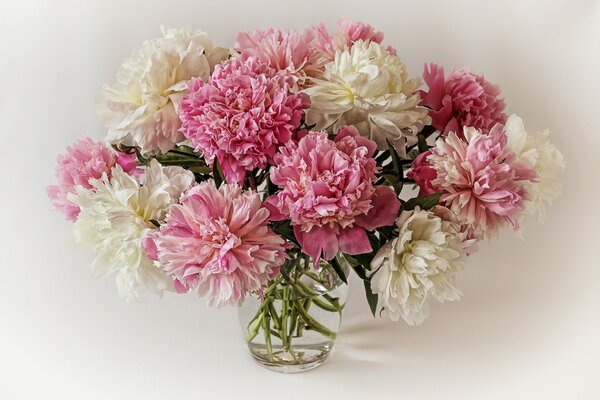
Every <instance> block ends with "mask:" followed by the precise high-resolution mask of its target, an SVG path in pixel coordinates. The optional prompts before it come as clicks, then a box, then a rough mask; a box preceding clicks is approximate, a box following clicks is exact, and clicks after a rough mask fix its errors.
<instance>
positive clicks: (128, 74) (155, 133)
mask: <svg viewBox="0 0 600 400" xmlns="http://www.w3.org/2000/svg"><path fill="white" fill-rule="evenodd" d="M161 31H162V34H163V36H162V37H161V38H158V39H154V40H148V41H145V42H144V43H143V45H142V48H141V49H139V50H137V51H136V52H134V53H133V54H132V55H131V57H129V58H127V59H126V60H125V61H124V62H123V64H122V65H121V67H120V68H119V72H118V74H117V81H116V82H115V83H114V84H112V85H105V86H104V87H103V89H102V93H101V95H100V98H99V100H98V104H97V114H98V118H99V119H100V120H101V121H102V122H103V123H104V124H105V125H106V127H107V128H108V129H109V131H108V140H109V141H111V142H112V143H122V144H125V145H127V146H139V147H140V148H141V149H142V151H143V152H145V153H153V152H157V151H161V152H163V153H164V152H167V151H168V150H170V149H171V148H172V147H173V146H174V145H175V144H177V143H180V142H182V141H183V140H184V139H185V138H184V136H183V134H181V132H179V128H180V126H181V122H180V121H179V117H178V116H177V108H178V104H179V100H180V99H181V98H182V97H183V96H185V94H186V93H187V81H188V80H189V79H190V78H192V77H200V78H202V79H203V80H205V81H206V80H208V78H209V76H210V74H211V71H212V69H213V67H214V65H215V64H218V63H219V62H221V61H222V60H224V59H225V58H227V57H228V54H229V50H227V49H222V48H215V47H214V46H213V44H212V42H211V41H210V39H209V38H208V35H207V34H206V32H204V31H201V30H190V29H165V28H164V27H161Z"/></svg>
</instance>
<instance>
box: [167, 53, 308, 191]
mask: <svg viewBox="0 0 600 400" xmlns="http://www.w3.org/2000/svg"><path fill="white" fill-rule="evenodd" d="M292 85H293V80H292V78H291V77H290V76H286V75H283V74H279V73H276V72H275V71H274V70H273V69H272V68H270V67H268V66H266V65H265V64H262V63H260V62H259V61H258V60H257V59H256V58H253V57H250V58H248V59H246V60H240V59H234V60H231V61H230V62H228V63H227V64H224V65H217V66H216V68H215V72H214V73H213V74H212V76H211V77H210V79H209V81H208V83H204V82H203V81H202V80H201V79H192V80H191V81H190V82H189V86H188V89H189V94H188V95H187V96H186V97H185V98H183V100H182V101H181V106H180V110H179V116H180V118H181V121H182V127H181V132H183V134H184V135H185V137H186V138H188V139H189V140H190V142H191V143H192V145H193V146H194V148H195V150H196V151H198V152H201V153H202V154H203V155H204V157H205V158H206V159H207V161H208V162H209V163H210V164H212V163H213V161H214V159H215V158H217V159H218V160H219V164H220V165H221V168H222V170H223V173H224V174H225V177H226V179H227V181H228V182H238V183H243V181H244V177H245V175H246V171H252V170H253V169H254V168H265V167H266V166H267V163H272V161H273V157H274V156H275V153H277V150H278V149H279V147H280V146H282V145H284V144H285V143H287V142H288V141H290V139H292V137H293V135H294V133H295V132H296V130H297V129H298V127H299V126H300V122H301V120H302V117H303V115H304V109H305V108H307V107H308V105H309V99H308V96H307V95H305V94H293V93H291V92H290V89H291V87H292Z"/></svg>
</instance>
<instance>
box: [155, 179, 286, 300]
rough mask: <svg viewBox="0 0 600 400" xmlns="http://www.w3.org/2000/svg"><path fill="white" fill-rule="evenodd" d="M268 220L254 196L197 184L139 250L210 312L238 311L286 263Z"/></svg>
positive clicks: (233, 188)
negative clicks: (224, 308) (220, 309)
mask: <svg viewBox="0 0 600 400" xmlns="http://www.w3.org/2000/svg"><path fill="white" fill-rule="evenodd" d="M268 218H269V211H268V210H267V209H266V208H264V207H263V206H262V204H261V201H260V196H259V195H258V193H256V192H254V191H249V190H247V191H244V190H242V188H241V187H240V186H238V185H237V184H232V185H228V184H223V185H221V187H220V188H219V189H217V188H216V187H215V185H214V182H212V181H207V182H202V183H200V184H199V185H197V186H195V187H193V188H192V189H190V190H189V191H188V192H187V193H186V194H185V195H183V196H182V198H181V204H180V205H179V204H178V205H174V206H173V207H172V208H171V210H170V212H169V214H168V215H167V219H166V223H165V224H163V225H162V226H161V227H160V232H158V233H157V234H155V235H153V236H150V237H149V239H147V240H146V241H148V240H150V241H153V243H148V242H146V243H145V244H144V247H145V249H146V251H147V253H148V254H149V255H150V256H151V257H152V256H153V257H154V258H155V259H158V261H157V264H158V266H159V267H160V268H161V269H163V270H164V271H165V272H166V273H167V274H168V275H171V276H173V277H174V278H175V279H176V280H175V289H176V290H177V291H179V292H182V291H187V290H189V289H195V290H197V291H198V294H199V295H200V296H204V295H207V296H208V303H209V305H210V306H217V307H219V306H223V305H240V304H241V303H242V301H243V300H244V297H245V296H246V294H247V293H249V292H254V291H258V290H260V289H261V288H262V287H263V286H264V285H266V284H267V282H268V281H269V279H271V278H273V277H274V276H275V275H276V274H277V273H279V267H280V266H281V265H282V264H283V262H284V261H285V258H286V255H285V245H284V240H283V239H282V238H281V237H280V236H278V235H276V234H275V233H273V231H272V230H271V229H270V228H269V227H268V226H267V223H268Z"/></svg>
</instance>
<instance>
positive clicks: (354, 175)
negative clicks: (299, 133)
mask: <svg viewBox="0 0 600 400" xmlns="http://www.w3.org/2000/svg"><path fill="white" fill-rule="evenodd" d="M376 149H377V145H376V144H375V142H373V141H371V140H369V139H367V138H364V137H362V136H360V134H359V133H358V131H357V130H356V128H354V127H351V126H347V127H343V128H342V129H340V131H339V133H338V134H337V136H336V138H335V141H332V140H329V139H328V138H327V133H326V132H309V133H308V134H307V135H306V136H305V137H304V138H302V139H301V140H300V141H299V142H298V144H296V143H294V142H291V143H289V144H288V145H287V146H286V147H284V148H282V149H281V153H280V154H278V155H277V156H276V158H275V162H276V166H274V167H271V171H270V172H271V181H272V182H273V183H274V184H276V185H278V186H279V187H281V188H282V190H281V191H280V192H279V193H277V194H276V195H273V196H271V197H270V198H269V199H267V202H266V203H267V205H268V207H269V209H270V210H272V213H273V219H284V218H289V219H290V220H291V223H292V225H293V226H294V234H295V236H296V238H297V239H298V242H299V243H300V245H301V246H302V249H303V251H304V252H305V253H306V254H308V255H309V256H311V257H312V258H313V260H315V263H316V262H317V261H318V259H319V257H320V256H321V254H322V255H323V257H324V258H326V259H332V258H333V257H334V256H335V255H336V254H337V253H338V251H341V252H343V253H346V254H362V253H367V252H370V251H371V250H372V249H371V244H370V243H369V239H368V237H367V234H366V230H373V229H375V228H378V227H381V226H386V225H391V224H393V223H394V221H395V219H396V217H397V214H398V209H399V207H400V202H399V200H398V198H397V197H396V194H395V193H394V192H393V191H392V190H391V189H390V188H389V187H387V186H374V183H375V181H376V179H377V178H376V175H375V174H376V173H377V166H376V164H375V160H374V159H373V154H374V153H375V151H376Z"/></svg>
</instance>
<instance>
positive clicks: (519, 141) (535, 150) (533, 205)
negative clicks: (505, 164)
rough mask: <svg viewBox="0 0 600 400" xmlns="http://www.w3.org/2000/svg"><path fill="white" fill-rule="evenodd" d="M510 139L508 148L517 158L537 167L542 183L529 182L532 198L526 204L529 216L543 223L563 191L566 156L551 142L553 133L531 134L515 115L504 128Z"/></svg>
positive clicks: (526, 184) (528, 187)
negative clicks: (553, 203)
mask: <svg viewBox="0 0 600 400" xmlns="http://www.w3.org/2000/svg"><path fill="white" fill-rule="evenodd" d="M504 130H505V132H506V136H507V138H508V143H507V148H508V149H509V150H510V151H512V152H513V153H515V154H516V155H517V158H518V159H520V160H522V161H524V162H526V163H527V164H528V165H530V166H531V167H533V169H534V170H535V172H536V173H537V175H538V179H539V181H538V182H526V183H525V188H526V189H527V191H528V192H529V195H530V196H531V199H530V200H529V201H527V202H526V203H525V206H526V213H527V214H531V215H536V216H537V218H538V220H539V221H540V222H543V221H544V220H545V219H546V207H547V206H550V205H551V204H552V200H554V199H555V198H556V197H558V196H559V195H560V193H561V191H562V182H561V180H560V174H561V173H562V171H564V169H565V160H564V157H563V155H562V153H561V152H560V151H559V150H558V149H557V148H556V147H555V146H554V145H553V144H551V143H550V141H549V139H548V137H549V135H550V132H549V131H548V130H545V131H543V132H540V133H538V134H536V135H528V134H527V131H526V130H525V125H524V124H523V120H522V119H521V118H520V117H519V116H517V115H515V114H512V115H511V116H509V117H508V119H507V121H506V125H505V126H504Z"/></svg>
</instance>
